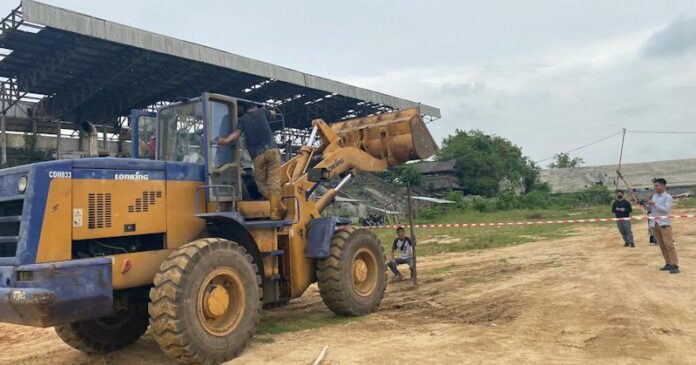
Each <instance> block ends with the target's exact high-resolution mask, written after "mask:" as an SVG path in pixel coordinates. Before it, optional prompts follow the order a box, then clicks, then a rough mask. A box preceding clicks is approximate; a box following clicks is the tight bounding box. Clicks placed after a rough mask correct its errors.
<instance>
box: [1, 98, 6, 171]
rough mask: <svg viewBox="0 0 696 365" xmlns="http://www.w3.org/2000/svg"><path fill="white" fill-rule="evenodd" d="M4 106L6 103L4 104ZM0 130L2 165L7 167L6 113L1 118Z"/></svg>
mask: <svg viewBox="0 0 696 365" xmlns="http://www.w3.org/2000/svg"><path fill="white" fill-rule="evenodd" d="M3 104H4V103H3ZM0 130H2V139H1V140H0V145H1V146H0V149H1V150H2V151H0V154H1V155H2V156H0V164H1V165H2V166H5V165H7V126H6V125H5V113H2V116H0Z"/></svg>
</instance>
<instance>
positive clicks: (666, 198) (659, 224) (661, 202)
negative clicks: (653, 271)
mask: <svg viewBox="0 0 696 365" xmlns="http://www.w3.org/2000/svg"><path fill="white" fill-rule="evenodd" d="M653 186H654V187H655V194H653V195H652V197H651V198H650V200H648V201H647V202H645V205H646V207H647V208H649V209H650V212H651V213H650V216H651V217H655V216H667V215H669V214H670V211H671V210H672V196H671V195H669V193H667V181H666V180H665V179H663V178H659V179H655V180H654V182H653ZM650 225H651V226H652V228H653V234H654V235H655V238H656V239H657V243H658V244H659V245H660V250H661V251H662V256H663V257H664V259H665V266H664V267H663V268H661V269H660V270H662V271H669V272H670V273H672V274H678V273H679V259H678V258H677V249H676V247H674V239H673V238H672V221H671V220H670V219H669V218H659V219H650Z"/></svg>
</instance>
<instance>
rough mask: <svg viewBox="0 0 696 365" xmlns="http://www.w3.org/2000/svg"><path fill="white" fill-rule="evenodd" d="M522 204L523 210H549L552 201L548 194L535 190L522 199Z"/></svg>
mask: <svg viewBox="0 0 696 365" xmlns="http://www.w3.org/2000/svg"><path fill="white" fill-rule="evenodd" d="M520 204H521V205H522V208H527V209H534V208H548V207H549V204H550V199H549V195H548V194H546V193H544V192H541V191H538V190H533V191H531V192H529V193H527V194H524V195H522V197H520Z"/></svg>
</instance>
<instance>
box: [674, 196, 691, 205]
mask: <svg viewBox="0 0 696 365" xmlns="http://www.w3.org/2000/svg"><path fill="white" fill-rule="evenodd" d="M675 206H676V207H677V208H696V198H693V197H692V198H688V199H684V200H682V201H679V202H677V204H675Z"/></svg>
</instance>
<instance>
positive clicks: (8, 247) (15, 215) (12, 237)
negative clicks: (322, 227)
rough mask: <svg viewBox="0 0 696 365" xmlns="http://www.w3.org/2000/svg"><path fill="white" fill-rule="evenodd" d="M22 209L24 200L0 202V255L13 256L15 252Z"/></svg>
mask: <svg viewBox="0 0 696 365" xmlns="http://www.w3.org/2000/svg"><path fill="white" fill-rule="evenodd" d="M22 209H24V200H10V201H6V202H0V257H14V256H15V255H16V254H17V242H18V241H19V225H20V222H21V219H22Z"/></svg>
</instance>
